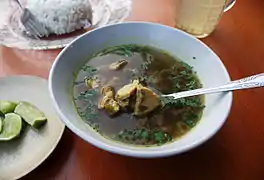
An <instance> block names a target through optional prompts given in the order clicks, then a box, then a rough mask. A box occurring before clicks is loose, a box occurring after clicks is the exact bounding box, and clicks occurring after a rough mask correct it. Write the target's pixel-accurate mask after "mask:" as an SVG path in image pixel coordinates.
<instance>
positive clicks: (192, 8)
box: [175, 0, 236, 38]
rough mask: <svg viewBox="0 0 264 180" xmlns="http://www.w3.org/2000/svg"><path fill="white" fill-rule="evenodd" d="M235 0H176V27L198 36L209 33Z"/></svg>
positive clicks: (201, 36) (204, 35)
mask: <svg viewBox="0 0 264 180" xmlns="http://www.w3.org/2000/svg"><path fill="white" fill-rule="evenodd" d="M235 2H236V0H178V4H177V9H176V19H175V20H176V27H177V28H179V29H181V30H184V31H186V32H188V33H189V34H191V35H193V36H196V37H198V38H203V37H206V36H208V35H210V34H211V33H212V32H213V31H214V29H215V28H216V26H217V24H218V22H219V20H220V18H221V16H222V14H223V12H225V11H228V10H229V9H230V8H231V7H232V6H233V5H234V4H235Z"/></svg>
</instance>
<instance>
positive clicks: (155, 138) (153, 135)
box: [117, 129, 172, 145]
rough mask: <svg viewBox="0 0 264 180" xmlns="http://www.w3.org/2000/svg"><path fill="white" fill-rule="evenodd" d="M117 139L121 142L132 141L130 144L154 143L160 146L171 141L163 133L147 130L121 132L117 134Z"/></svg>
mask: <svg viewBox="0 0 264 180" xmlns="http://www.w3.org/2000/svg"><path fill="white" fill-rule="evenodd" d="M117 138H118V139H119V140H123V141H125V142H126V141H129V140H133V142H130V143H136V142H137V141H134V140H141V141H145V143H146V144H148V143H150V142H154V143H155V144H158V145H161V144H164V143H167V142H169V141H171V140H172V137H171V136H170V135H169V134H168V133H166V132H163V131H151V130H147V129H134V130H123V131H120V132H119V133H118V136H117Z"/></svg>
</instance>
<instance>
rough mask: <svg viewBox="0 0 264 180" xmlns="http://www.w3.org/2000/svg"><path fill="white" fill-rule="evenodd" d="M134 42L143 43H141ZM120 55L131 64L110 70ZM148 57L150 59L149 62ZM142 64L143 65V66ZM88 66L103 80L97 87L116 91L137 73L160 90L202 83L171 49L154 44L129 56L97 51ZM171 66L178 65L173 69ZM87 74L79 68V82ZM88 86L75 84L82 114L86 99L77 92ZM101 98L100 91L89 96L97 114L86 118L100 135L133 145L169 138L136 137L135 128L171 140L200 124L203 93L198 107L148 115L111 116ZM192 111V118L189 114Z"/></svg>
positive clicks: (151, 86)
mask: <svg viewBox="0 0 264 180" xmlns="http://www.w3.org/2000/svg"><path fill="white" fill-rule="evenodd" d="M133 46H138V47H141V46H139V45H133ZM120 59H125V60H127V61H128V64H127V65H126V66H125V67H124V68H123V69H121V70H118V71H113V70H109V68H108V67H109V65H110V64H111V63H114V62H116V61H117V60H120ZM147 61H148V62H151V63H146V62H147ZM142 64H143V65H144V66H143V67H144V68H142ZM146 64H147V65H146ZM85 66H89V67H93V68H95V69H96V70H97V72H96V73H95V74H94V75H93V76H94V77H97V78H98V79H100V80H101V83H102V84H101V86H100V87H99V88H98V89H100V88H101V87H102V86H103V85H105V84H107V85H110V86H112V87H114V89H115V91H117V90H118V89H120V88H121V87H123V86H124V85H126V84H129V83H131V81H132V80H134V79H138V77H141V78H142V79H144V82H143V83H144V85H146V86H147V87H149V88H151V89H152V90H153V91H155V92H156V93H157V94H168V93H173V92H175V91H184V90H188V87H189V86H190V87H191V85H189V84H190V83H194V82H195V84H196V86H195V87H194V88H193V87H192V88H193V89H195V88H199V87H201V86H202V85H201V83H200V81H199V79H198V77H197V76H196V74H195V72H194V71H193V70H192V69H191V68H190V67H189V66H188V65H186V64H185V63H183V62H182V61H180V60H178V59H177V58H175V57H172V56H171V55H169V54H168V53H166V52H164V51H162V50H159V49H156V48H153V47H144V48H143V50H140V51H136V52H133V53H132V54H131V55H130V56H128V57H125V56H123V55H120V54H115V53H109V54H103V55H102V54H101V55H98V54H97V55H95V56H94V57H92V58H91V59H89V60H88V62H87V63H86V65H85ZM146 66H147V68H146ZM172 67H177V68H174V69H173V68H172ZM183 72H187V74H188V73H189V75H186V78H185V76H184V78H182V79H181V75H179V74H186V73H183ZM178 76H179V77H178ZM85 77H87V72H86V71H84V70H80V71H79V73H78V74H77V77H76V82H80V81H83V80H84V78H85ZM187 77H188V78H190V80H189V79H188V78H187ZM177 78H178V79H177ZM175 79H177V83H178V84H179V85H178V87H176V88H175ZM189 81H190V82H189ZM188 83H189V84H188ZM185 84H186V85H185ZM187 85H188V86H187ZM179 86H180V87H179ZM189 89H190V88H189ZM86 90H87V87H86V86H85V84H84V83H78V85H74V86H73V96H74V99H75V104H76V107H77V110H78V112H79V113H80V114H81V113H82V112H85V111H86V106H87V102H86V101H84V100H81V99H78V96H79V95H80V93H82V92H84V91H86ZM99 98H100V93H98V94H96V95H93V96H92V97H90V100H91V101H89V103H92V105H93V108H94V112H95V114H96V118H85V117H83V119H84V120H85V121H86V122H87V123H88V124H89V125H91V126H92V127H93V128H94V129H96V130H97V131H98V132H99V133H100V134H101V135H103V136H105V137H107V138H110V139H112V140H117V141H120V142H123V143H128V144H134V145H155V144H156V145H160V144H164V143H166V142H168V141H167V140H166V141H164V142H160V141H157V140H155V138H154V140H153V139H151V138H152V136H150V137H148V138H145V137H144V138H142V137H139V138H138V137H135V136H134V134H133V132H134V131H135V129H136V130H138V129H140V130H146V131H148V132H149V134H150V133H152V132H153V133H154V132H155V133H161V132H162V133H166V135H168V136H169V137H171V139H170V140H169V141H171V140H176V139H178V138H179V137H181V136H182V135H184V134H186V133H188V132H189V131H190V130H191V129H192V128H193V127H194V126H195V125H196V124H197V122H198V121H199V119H200V117H201V114H202V111H203V104H204V102H203V96H197V97H193V98H195V99H194V100H195V101H194V102H197V101H199V102H200V105H199V107H196V106H195V107H193V106H183V107H178V106H177V107H168V108H163V109H157V110H156V111H155V112H153V113H151V114H150V115H148V116H146V117H135V116H134V115H133V113H132V112H131V113H120V114H118V115H117V116H115V117H110V116H109V115H108V114H107V113H106V112H105V111H104V110H98V109H97V105H98V101H99ZM191 100H192V99H191ZM190 114H191V115H192V118H190V117H191V115H190ZM188 116H190V117H188ZM188 118H189V119H188ZM124 131H125V132H126V136H124V137H123V136H120V132H122V133H123V132H124ZM141 132H142V131H141ZM153 137H154V136H153Z"/></svg>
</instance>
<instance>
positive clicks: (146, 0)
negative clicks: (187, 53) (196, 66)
mask: <svg viewBox="0 0 264 180" xmlns="http://www.w3.org/2000/svg"><path fill="white" fill-rule="evenodd" d="M173 14H174V4H173V3H172V1H171V0H134V5H133V12H132V14H131V16H130V18H129V19H130V20H141V21H152V22H159V23H163V24H166V25H170V26H173V24H174V23H173ZM203 41H204V42H205V43H206V44H207V45H209V46H210V47H211V48H212V49H213V50H214V51H215V52H216V53H217V54H218V55H219V56H220V58H221V59H222V61H223V62H224V64H225V65H226V67H227V69H228V71H229V73H230V75H231V77H232V79H237V78H241V77H243V76H248V75H252V74H255V73H261V72H264V1H263V0H251V1H249V0H237V3H236V5H235V7H234V8H233V9H231V11H229V12H227V13H225V14H224V16H223V18H222V20H221V22H220V24H219V26H218V27H217V30H216V31H215V32H214V33H213V34H212V35H211V36H209V37H208V38H206V39H203ZM58 53H59V50H54V51H22V50H17V49H10V48H6V47H0V76H7V75H14V74H31V75H36V76H41V77H45V78H47V77H48V73H49V69H50V67H51V65H52V63H53V60H54V58H55V57H56V55H57V54H58ZM23 179H24V180H46V179H47V180H52V179H55V180H147V179H151V180H170V179H171V180H175V179H195V180H200V179H201V180H207V179H208V180H218V179H219V180H229V179H230V180H231V179H232V180H263V179H264V89H254V90H247V91H240V92H235V93H234V102H233V107H232V110H231V113H230V116H229V118H228V120H227V122H226V124H225V125H224V127H223V128H222V129H221V130H220V131H219V132H218V133H217V135H216V136H214V137H213V138H212V139H210V140H209V141H208V142H206V143H205V144H203V145H202V146H200V147H198V148H196V149H194V150H192V151H190V152H188V153H184V154H182V155H178V156H174V157H169V158H164V159H134V158H129V157H122V156H118V155H114V154H110V153H108V152H105V151H102V150H100V149H98V148H95V147H93V146H91V145H90V144H88V143H86V142H84V141H83V140H82V139H80V138H78V137H77V136H76V135H75V134H73V133H72V132H70V131H69V130H66V131H65V133H64V135H63V137H62V140H61V142H60V143H59V145H58V147H57V148H56V149H55V151H54V153H53V154H52V155H51V156H50V157H49V158H48V159H47V160H46V161H45V162H44V163H43V164H42V165H41V166H40V167H38V168H37V169H36V170H34V171H33V172H32V173H30V174H29V175H28V176H26V177H25V178H23Z"/></svg>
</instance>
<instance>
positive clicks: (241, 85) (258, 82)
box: [163, 73, 264, 99]
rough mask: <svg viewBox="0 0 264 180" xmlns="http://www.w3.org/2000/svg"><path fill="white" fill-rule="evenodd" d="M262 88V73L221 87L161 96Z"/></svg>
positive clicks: (178, 96)
mask: <svg viewBox="0 0 264 180" xmlns="http://www.w3.org/2000/svg"><path fill="white" fill-rule="evenodd" d="M262 86H264V73H261V74H257V75H254V76H250V77H246V78H243V79H239V80H236V81H231V82H230V83H227V84H225V85H223V86H218V87H213V88H200V89H195V90H191V91H184V92H179V93H173V94H167V95H163V97H174V99H179V98H184V97H191V96H197V95H202V94H210V93H219V92H226V91H234V90H239V89H249V88H257V87H262Z"/></svg>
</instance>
